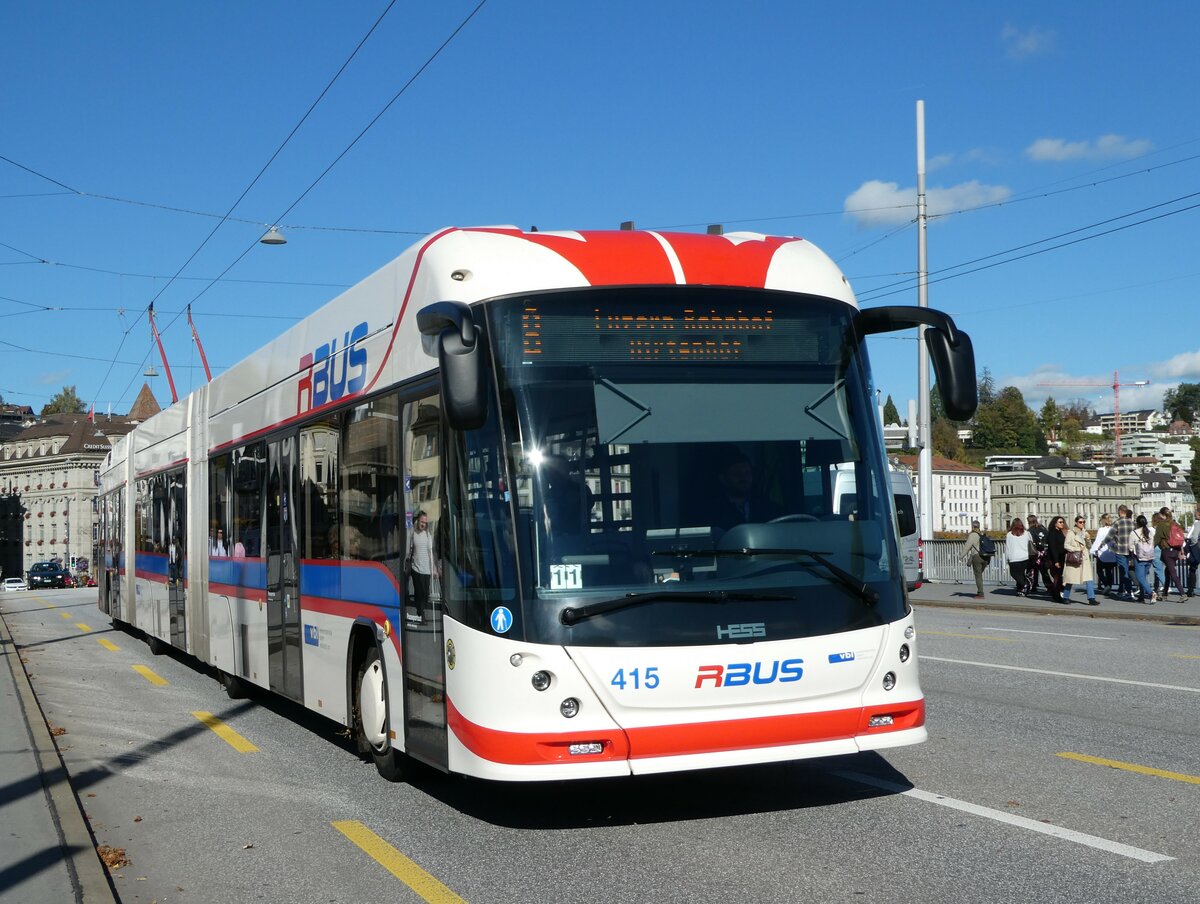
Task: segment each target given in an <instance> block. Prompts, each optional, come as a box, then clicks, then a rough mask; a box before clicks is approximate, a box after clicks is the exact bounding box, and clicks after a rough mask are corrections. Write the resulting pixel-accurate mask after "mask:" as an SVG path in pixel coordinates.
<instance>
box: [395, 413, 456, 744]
mask: <svg viewBox="0 0 1200 904" xmlns="http://www.w3.org/2000/svg"><path fill="white" fill-rule="evenodd" d="M441 423H442V417H441V399H440V397H439V396H437V395H427V396H423V397H421V398H417V399H409V400H406V401H405V402H404V405H403V410H402V414H401V418H400V448H401V450H402V452H401V470H402V473H403V490H404V520H403V524H404V526H405V531H404V533H403V537H404V547H403V548H404V550H405V553H404V558H405V561H408V557H409V553H410V552H412V551H413V550H414V549H420V548H421V547H422V546H423V540H424V539H425V538H418V537H416V536H414V535H415V533H416V525H417V521H418V519H427V521H428V529H427V532H423V533H426V536H427V538H430V539H432V544H433V556H432V558H433V560H434V562H435V563H436V564H435V567H433V568H431V569H430V572H431V573H430V574H429V575H428V577H426V576H425V575H422V574H420V573H419V572H418V571H417V568H410V569H409V573H408V574H406V575H405V576H404V578H403V583H402V586H401V591H402V594H401V595H402V599H403V601H404V605H403V606H402V608H401V619H400V620H401V624H402V626H403V630H402V634H401V637H402V641H403V645H404V733H405V738H404V743H405V750H406V751H407V752H408V753H409V754H412V755H413V756H415V757H416V758H417V759H420V760H424V761H425V762H428V763H431V764H434V765H437V766H442V767H445V766H446V762H447V750H446V744H447V741H446V698H445V694H446V674H445V669H444V663H445V658H444V656H443V652H442V649H443V646H444V641H443V638H442V582H441V580H440V578H439V577H438V574H437V572H438V571H439V570H440V568H441V560H442V558H443V550H444V548H445V541H444V538H445V536H446V524H445V518H446V505H445V499H444V494H443V493H442V456H441ZM424 566H425V563H424V562H421V563H420V564H419V565H418V566H417V567H424ZM426 583H427V584H428V593H427V594H426V591H425V586H424V585H425V584H426Z"/></svg>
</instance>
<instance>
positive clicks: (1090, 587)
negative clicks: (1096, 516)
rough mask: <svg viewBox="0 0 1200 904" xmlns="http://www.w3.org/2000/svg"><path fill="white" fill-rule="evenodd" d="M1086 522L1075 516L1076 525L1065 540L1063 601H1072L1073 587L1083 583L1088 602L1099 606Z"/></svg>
mask: <svg viewBox="0 0 1200 904" xmlns="http://www.w3.org/2000/svg"><path fill="white" fill-rule="evenodd" d="M1090 540H1091V537H1089V536H1088V532H1087V526H1086V522H1085V521H1084V519H1083V516H1082V515H1076V516H1075V526H1074V527H1072V528H1071V529H1070V530H1069V531H1067V533H1066V537H1065V539H1064V542H1063V594H1062V595H1063V602H1064V603H1070V602H1071V588H1072V587H1074V586H1075V585H1076V584H1082V585H1083V587H1084V590H1086V591H1087V604H1088V605H1089V606H1099V605H1100V601H1099V600H1098V599H1096V584H1095V581H1094V580H1093V575H1092V551H1091V544H1090V542H1089V541H1090Z"/></svg>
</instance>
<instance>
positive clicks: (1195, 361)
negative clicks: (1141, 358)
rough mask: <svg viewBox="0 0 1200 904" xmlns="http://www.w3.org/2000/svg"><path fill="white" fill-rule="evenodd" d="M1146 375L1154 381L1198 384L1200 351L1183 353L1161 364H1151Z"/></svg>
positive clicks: (1199, 379)
mask: <svg viewBox="0 0 1200 904" xmlns="http://www.w3.org/2000/svg"><path fill="white" fill-rule="evenodd" d="M1148 373H1149V375H1150V377H1151V378H1152V379H1156V380H1176V381H1178V382H1180V383H1200V350H1197V351H1194V352H1184V353H1183V354H1180V355H1176V356H1175V357H1174V358H1171V359H1169V360H1167V361H1164V362H1162V363H1161V364H1152V365H1150V368H1149V371H1148Z"/></svg>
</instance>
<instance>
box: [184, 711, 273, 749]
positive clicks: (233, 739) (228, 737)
mask: <svg viewBox="0 0 1200 904" xmlns="http://www.w3.org/2000/svg"><path fill="white" fill-rule="evenodd" d="M192 715H193V716H195V717H196V718H197V719H199V720H200V721H201V722H203V723H204V724H205V725H207V726H208V727H209V728H211V729H212V730H213V733H214V734H215V735H216V736H217V737H218V738H220V739H221V740H222V741H224V742H225V743H226V744H228V745H229V746H230V747H232V748H233V749H234V750H236V751H237V752H238V753H258V748H257V747H255V746H254V745H253V744H251V743H250V742H249V741H247V740H246V739H245V738H243V737H242V736H241V735H240V734H238V733H237V732H236V731H234V730H233V729H232V728H230V727H229V726H228V725H226V724H225V723H224V722H222V721H221V720H220V719H218V718H217V717H216V716H214V715H213V714H212V713H206V712H204V711H203V710H201V711H199V712H194V713H192Z"/></svg>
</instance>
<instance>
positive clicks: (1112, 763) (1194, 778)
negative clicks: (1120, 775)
mask: <svg viewBox="0 0 1200 904" xmlns="http://www.w3.org/2000/svg"><path fill="white" fill-rule="evenodd" d="M1058 755H1059V756H1060V757H1062V758H1063V759H1067V760H1078V761H1079V762H1081V763H1091V764H1092V765H1094V766H1109V767H1111V768H1113V769H1124V770H1125V771H1126V772H1136V773H1138V774H1139V775H1153V776H1155V777H1157V778H1169V779H1171V780H1172V781H1175V782H1187V783H1188V784H1189V785H1200V775H1186V774H1184V773H1182V772H1167V771H1166V770H1165V769H1154V768H1152V767H1150V766H1139V765H1138V764H1137V763H1122V762H1121V761H1120V760H1106V759H1102V758H1101V757H1098V756H1088V755H1087V754H1085V753H1060V754H1058Z"/></svg>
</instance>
